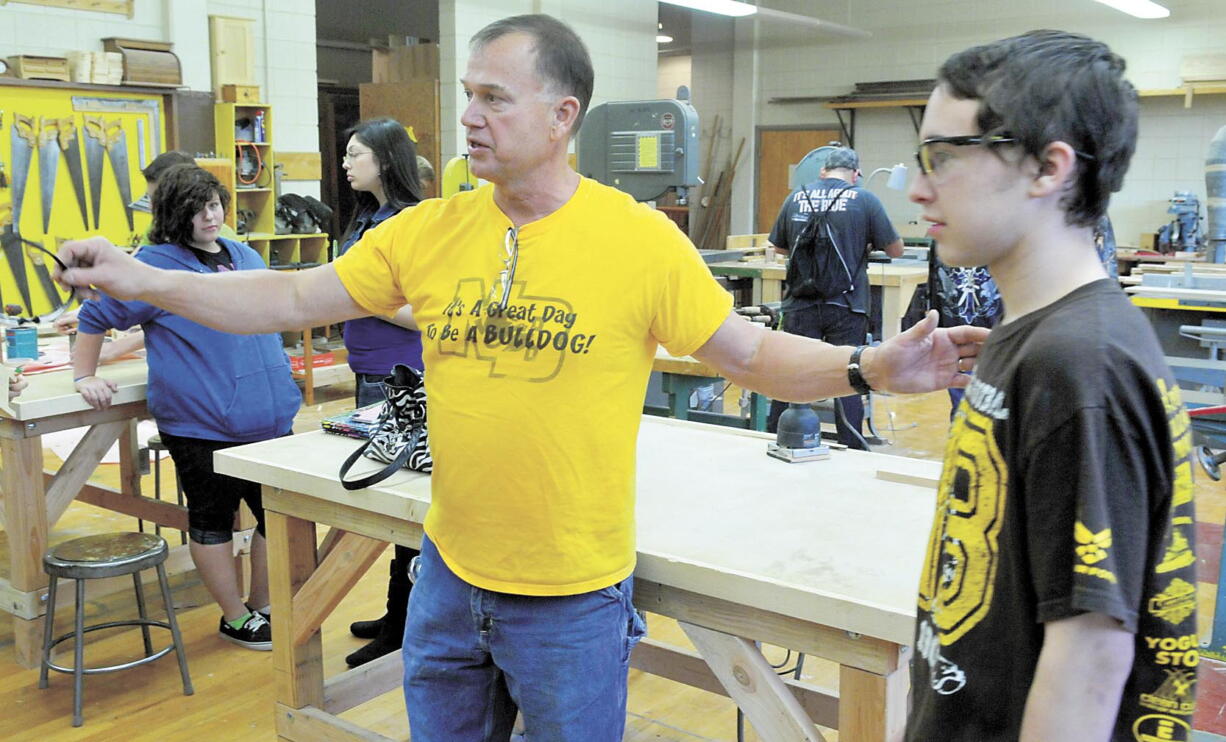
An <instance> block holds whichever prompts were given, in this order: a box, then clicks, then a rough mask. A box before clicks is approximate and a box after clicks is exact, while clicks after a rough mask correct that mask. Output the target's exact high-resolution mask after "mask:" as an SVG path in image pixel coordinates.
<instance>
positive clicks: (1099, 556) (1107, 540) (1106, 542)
mask: <svg viewBox="0 0 1226 742" xmlns="http://www.w3.org/2000/svg"><path fill="white" fill-rule="evenodd" d="M1073 537H1074V538H1076V539H1077V556H1078V558H1080V559H1081V561H1082V562H1083V563H1085V564H1098V563H1099V562H1101V561H1102V560H1104V559H1106V558H1107V549H1110V548H1111V529H1110V528H1104V529H1103V530H1101V531H1099V532H1098V533H1095V532H1093V531H1091V530H1090V529H1089V528H1086V526H1085V524H1084V523H1082V522H1081V521H1077V523H1076V524H1075V525H1074V526H1073Z"/></svg>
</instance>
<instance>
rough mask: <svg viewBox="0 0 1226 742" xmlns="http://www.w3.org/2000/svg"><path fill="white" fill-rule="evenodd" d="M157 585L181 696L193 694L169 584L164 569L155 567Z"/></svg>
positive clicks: (162, 566) (163, 567)
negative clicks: (168, 625) (177, 673)
mask: <svg viewBox="0 0 1226 742" xmlns="http://www.w3.org/2000/svg"><path fill="white" fill-rule="evenodd" d="M157 571H158V585H159V586H161V588H162V602H163V603H165V604H166V623H168V624H170V636H171V641H173V642H174V645H175V655H176V656H177V657H178V658H179V675H181V676H182V677H183V695H185V696H190V695H192V694H193V693H195V690H194V689H193V688H192V679H191V676H189V675H188V674H187V653H186V652H184V651H183V637H182V636H181V635H180V634H179V621H178V619H176V618H175V607H174V604H173V603H172V602H171V600H170V583H168V582H167V581H166V567H165V565H163V564H159V565H158V566H157Z"/></svg>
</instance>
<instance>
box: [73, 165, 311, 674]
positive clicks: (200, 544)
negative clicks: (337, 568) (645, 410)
mask: <svg viewBox="0 0 1226 742" xmlns="http://www.w3.org/2000/svg"><path fill="white" fill-rule="evenodd" d="M229 200H230V194H229V192H228V191H226V189H225V188H223V187H222V185H221V183H220V182H219V181H218V180H217V178H215V177H214V176H213V175H212V174H210V173H209V172H207V171H205V170H203V169H201V168H199V167H197V166H195V165H177V166H175V167H173V168H171V169H170V170H168V171H167V172H166V173H165V174H164V175H163V176H162V178H161V179H159V181H158V195H157V199H155V201H154V204H153V228H152V229H151V230H150V236H151V238H152V241H153V243H154V244H152V245H149V246H146V247H144V248H142V249H141V250H140V252H139V253H138V254H137V255H136V259H137V260H140V261H141V262H144V263H148V264H149V265H152V266H156V267H158V268H165V269H168V270H182V271H193V272H195V273H214V272H223V271H233V270H240V271H241V270H260V269H263V268H264V267H265V265H264V261H263V260H261V259H260V256H259V254H257V253H256V252H255V251H254V250H252V249H251V248H249V247H247V246H246V245H244V244H241V243H238V242H234V241H232V240H228V239H225V238H222V237H218V232H219V231H220V229H221V225H222V223H223V220H224V219H225V210H226V207H227V205H228V204H229ZM78 319H79V322H80V324H79V327H78V338H77V343H76V347H75V349H74V351H73V378H74V380H75V384H76V388H77V391H79V392H80V393H81V396H82V397H84V398H85V400H86V401H87V402H88V403H89V404H90V405H91V406H93V407H95V408H98V409H104V408H106V407H108V406H109V405H110V401H111V395H112V394H113V393H114V391H115V389H116V386H115V384H114V383H113V382H111V381H108V380H106V379H104V378H101V377H99V376H96V375H95V372H96V371H97V366H98V356H99V353H100V351H101V349H102V342H103V335H104V333H105V332H106V331H107V330H110V329H113V328H125V329H126V328H128V327H132V326H134V325H140V326H141V328H142V329H143V330H144V332H145V344H146V348H147V353H148V355H147V359H148V365H149V383H148V392H147V399H148V401H147V404H148V407H149V413H150V415H152V416H153V419H154V420H155V421H156V422H157V426H158V432H159V434H160V435H161V438H162V441H163V442H164V443H165V444H166V448H167V449H168V450H169V452H170V456H171V458H172V459H173V460H174V462H175V468H176V469H177V470H178V472H179V476H180V479H181V480H182V482H183V492H184V494H185V495H186V496H187V510H188V525H189V530H188V536H189V539H190V546H189V548H190V550H191V555H192V560H193V561H194V562H195V564H196V568H197V570H198V571H199V572H200V575H201V577H202V578H203V580H204V583H205V585H206V586H207V587H208V589H209V593H210V594H212V596H213V599H214V600H216V601H217V603H218V605H220V606H221V609H222V613H223V616H222V618H221V624H220V627H219V633H220V635H221V637H222V638H224V639H227V640H229V641H232V642H234V643H236V644H239V645H241V646H244V647H247V648H249V649H259V650H268V649H271V648H272V640H271V631H270V628H269V625H268V609H267V605H268V570H267V565H268V556H267V548H266V545H265V542H264V509H263V506H262V505H261V500H260V486H259V485H258V484H256V483H254V482H248V481H244V480H240V479H234V478H233V477H228V476H224V475H221V474H217V473H215V472H214V471H213V452H214V451H217V450H220V449H223V448H229V447H230V446H237V445H241V444H243V443H252V442H255V441H262V440H267V439H269V438H276V437H278V436H283V435H288V434H289V432H290V426H291V424H292V423H293V419H294V415H295V414H296V413H297V412H298V408H299V407H300V405H301V403H302V396H301V394H300V393H299V392H298V388H297V386H295V384H294V382H293V379H292V378H291V376H290V367H289V361H288V359H287V358H286V356H285V351H284V350H283V349H282V347H281V337H280V336H279V335H276V334H267V335H233V334H230V333H225V332H219V331H217V330H213V329H210V328H208V327H205V326H204V325H199V324H196V323H195V322H191V321H189V320H186V319H183V318H182V317H179V316H176V315H174V314H170V313H169V312H166V311H165V310H162V309H159V308H157V307H155V306H153V305H152V304H148V303H145V302H141V301H119V300H117V299H114V298H112V297H109V296H104V297H102V298H101V299H100V300H98V301H87V302H85V303H84V304H83V305H82V306H81V311H80V313H79V315H78ZM240 501H243V502H246V503H247V505H248V506H249V507H250V508H251V512H252V513H254V514H255V517H256V523H257V525H256V535H255V537H254V538H253V539H252V543H251V591H250V594H249V596H248V599H247V601H246V602H244V601H243V598H242V593H241V586H240V585H239V582H238V579H237V577H236V574H235V570H234V560H233V552H232V550H231V548H232V545H231V541H232V538H233V537H232V533H231V532H232V525H233V521H234V514H235V513H236V512H237V511H238V506H239V502H240ZM260 607H263V608H262V609H261V608H260Z"/></svg>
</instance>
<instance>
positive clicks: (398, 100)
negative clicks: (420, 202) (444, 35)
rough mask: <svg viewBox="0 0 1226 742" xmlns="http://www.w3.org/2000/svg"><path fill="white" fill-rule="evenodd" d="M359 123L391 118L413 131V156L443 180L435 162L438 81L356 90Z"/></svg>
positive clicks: (369, 85)
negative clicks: (386, 117)
mask: <svg viewBox="0 0 1226 742" xmlns="http://www.w3.org/2000/svg"><path fill="white" fill-rule="evenodd" d="M358 91H359V96H360V98H361V100H360V105H361V111H362V119H363V120H366V119H372V118H375V117H376V116H391V117H392V118H394V119H396V120H397V121H399V122H400V123H402V124H404V125H405V126H411V127H413V133H414V135H416V137H417V154H419V155H421V156H422V157H425V158H426V159H427V160H429V161H430V164H431V165H433V166H434V174H435V178H436V179H437V180H439V181H442V179H443V164H444V163H442V162H440V161H439V132H440V131H441V127H440V125H439V92H438V91H439V88H438V80H433V79H426V78H418V79H415V80H407V81H404V82H368V83H363V84H361V85H359V86H358Z"/></svg>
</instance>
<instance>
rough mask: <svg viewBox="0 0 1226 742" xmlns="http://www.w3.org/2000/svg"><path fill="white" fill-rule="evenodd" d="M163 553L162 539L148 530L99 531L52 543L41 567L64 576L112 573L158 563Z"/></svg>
mask: <svg viewBox="0 0 1226 742" xmlns="http://www.w3.org/2000/svg"><path fill="white" fill-rule="evenodd" d="M166 554H167V547H166V540H165V539H163V538H162V537H161V536H157V535H154V534H152V533H102V534H98V535H96V536H82V537H81V538H75V539H73V540H71V541H65V542H64V543H62V544H59V545H58V546H55V547H53V548H52V549H51V550H50V551H48V552H47V554H46V555H45V556H44V557H43V567H44V569H46V571H47V574H52V575H55V576H56V577H64V578H68V579H95V578H102V577H115V576H117V575H126V574H131V573H133V572H139V571H141V570H142V569H148V568H149V567H153V566H156V565H158V564H161V563H162V562H164V561H166Z"/></svg>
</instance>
